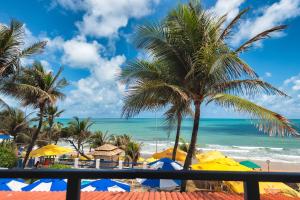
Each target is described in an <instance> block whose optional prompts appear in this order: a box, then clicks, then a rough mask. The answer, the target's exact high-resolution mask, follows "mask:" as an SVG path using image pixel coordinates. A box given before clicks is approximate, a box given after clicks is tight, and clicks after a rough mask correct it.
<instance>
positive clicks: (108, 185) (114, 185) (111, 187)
mask: <svg viewBox="0 0 300 200" xmlns="http://www.w3.org/2000/svg"><path fill="white" fill-rule="evenodd" d="M81 191H85V192H89V191H110V192H129V191H130V186H129V185H128V184H126V183H122V182H118V181H113V180H110V179H100V180H96V181H93V182H90V183H88V184H84V185H82V186H81Z"/></svg>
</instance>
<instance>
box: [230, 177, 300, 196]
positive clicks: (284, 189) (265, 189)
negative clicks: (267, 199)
mask: <svg viewBox="0 0 300 200" xmlns="http://www.w3.org/2000/svg"><path fill="white" fill-rule="evenodd" d="M224 183H225V184H226V185H227V186H228V187H229V188H230V189H231V190H232V191H233V192H235V193H237V194H243V193H244V185H243V182H240V181H225V182H224ZM259 193H260V194H276V193H280V194H284V195H287V196H292V197H300V193H299V192H297V191H296V190H294V189H293V188H291V187H289V186H288V185H286V184H284V183H280V182H259Z"/></svg>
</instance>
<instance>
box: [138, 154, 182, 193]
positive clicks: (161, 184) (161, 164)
mask: <svg viewBox="0 0 300 200" xmlns="http://www.w3.org/2000/svg"><path fill="white" fill-rule="evenodd" d="M149 166H150V168H151V169H155V170H168V171H172V170H182V166H181V165H180V164H179V163H178V162H175V161H173V160H171V159H169V158H162V159H159V160H157V161H155V162H152V163H149ZM139 182H140V183H141V184H142V185H143V186H146V187H151V188H160V189H165V190H171V189H174V188H176V187H177V186H179V185H180V184H181V181H180V180H175V179H140V180H139Z"/></svg>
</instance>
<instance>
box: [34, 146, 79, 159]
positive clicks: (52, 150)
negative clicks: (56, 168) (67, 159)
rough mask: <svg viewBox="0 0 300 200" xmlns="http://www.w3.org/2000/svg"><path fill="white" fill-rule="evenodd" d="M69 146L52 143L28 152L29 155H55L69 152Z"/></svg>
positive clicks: (70, 150)
mask: <svg viewBox="0 0 300 200" xmlns="http://www.w3.org/2000/svg"><path fill="white" fill-rule="evenodd" d="M71 152H73V150H72V149H71V148H66V147H61V146H57V145H54V144H49V145H46V146H43V147H41V148H39V149H36V150H34V151H31V152H30V155H29V156H30V157H41V156H56V155H62V154H67V153H71Z"/></svg>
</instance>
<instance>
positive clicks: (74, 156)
mask: <svg viewBox="0 0 300 200" xmlns="http://www.w3.org/2000/svg"><path fill="white" fill-rule="evenodd" d="M87 157H89V159H87V158H86V157H84V156H79V157H77V155H72V156H71V158H79V160H93V159H94V157H93V156H92V155H87Z"/></svg>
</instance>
